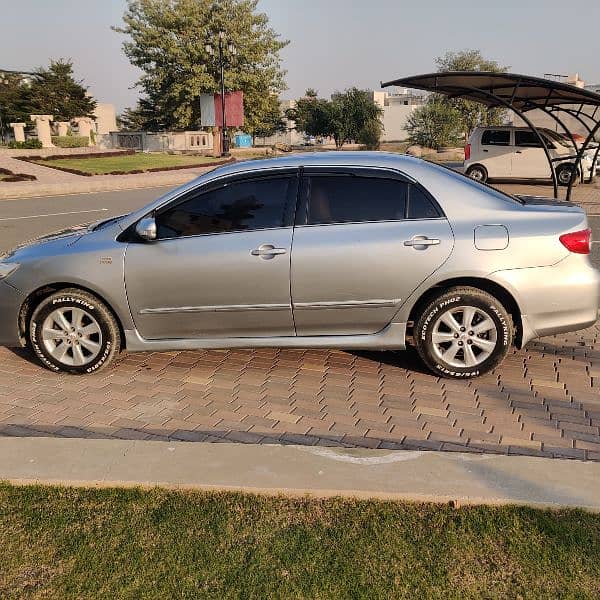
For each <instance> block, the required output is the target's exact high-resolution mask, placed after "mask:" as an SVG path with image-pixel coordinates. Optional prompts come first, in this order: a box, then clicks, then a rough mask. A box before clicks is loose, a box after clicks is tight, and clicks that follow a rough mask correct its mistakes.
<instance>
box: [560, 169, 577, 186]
mask: <svg viewBox="0 0 600 600" xmlns="http://www.w3.org/2000/svg"><path fill="white" fill-rule="evenodd" d="M571 178H572V179H573V186H576V185H579V173H578V172H577V170H574V169H573V166H572V165H560V166H558V167H557V168H556V180H557V181H558V185H562V186H567V185H569V182H570V181H571Z"/></svg>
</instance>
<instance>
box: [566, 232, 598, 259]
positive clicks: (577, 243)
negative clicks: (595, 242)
mask: <svg viewBox="0 0 600 600" xmlns="http://www.w3.org/2000/svg"><path fill="white" fill-rule="evenodd" d="M558 239H559V240H560V243H561V244H562V245H563V246H564V247H565V248H566V249H567V250H568V251H569V252H574V253H575V254H589V253H590V248H591V245H592V230H591V229H582V230H581V231H573V232H571V233H565V234H563V235H561V236H560V237H559V238H558Z"/></svg>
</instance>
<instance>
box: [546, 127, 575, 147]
mask: <svg viewBox="0 0 600 600" xmlns="http://www.w3.org/2000/svg"><path fill="white" fill-rule="evenodd" d="M544 135H545V136H546V137H549V138H550V139H551V140H552V141H553V142H556V143H557V144H560V145H561V146H565V147H567V148H568V147H569V143H568V141H567V140H565V138H564V137H562V135H560V134H558V133H556V131H552V129H544Z"/></svg>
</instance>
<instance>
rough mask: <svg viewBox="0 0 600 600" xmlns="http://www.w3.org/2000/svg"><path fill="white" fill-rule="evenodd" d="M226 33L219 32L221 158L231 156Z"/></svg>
mask: <svg viewBox="0 0 600 600" xmlns="http://www.w3.org/2000/svg"><path fill="white" fill-rule="evenodd" d="M224 38H225V32H224V31H219V64H220V67H221V117H222V123H223V137H222V146H221V147H222V150H223V151H222V152H221V156H231V153H230V152H229V133H228V132H227V116H226V114H225V113H226V111H225V64H224V63H225V61H224V60H223V39H224Z"/></svg>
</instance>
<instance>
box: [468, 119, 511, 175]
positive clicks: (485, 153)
mask: <svg viewBox="0 0 600 600" xmlns="http://www.w3.org/2000/svg"><path fill="white" fill-rule="evenodd" d="M510 134H511V132H510V129H484V130H483V132H482V133H481V148H480V150H481V156H480V157H478V159H477V160H475V161H474V162H479V163H481V164H482V165H483V166H484V167H485V168H486V170H487V172H488V177H490V178H491V179H502V178H505V177H510V176H511V164H512V154H513V149H512V148H511V138H510Z"/></svg>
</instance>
